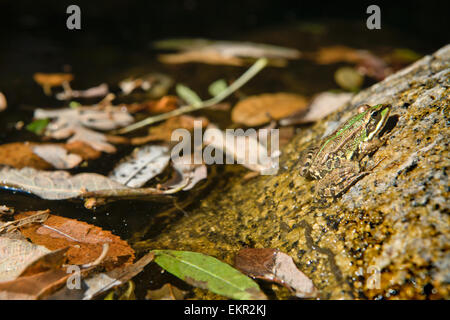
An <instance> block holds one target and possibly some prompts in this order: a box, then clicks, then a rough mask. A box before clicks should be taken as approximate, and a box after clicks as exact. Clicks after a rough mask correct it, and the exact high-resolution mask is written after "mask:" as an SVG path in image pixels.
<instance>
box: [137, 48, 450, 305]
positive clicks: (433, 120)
mask: <svg viewBox="0 0 450 320" xmlns="http://www.w3.org/2000/svg"><path fill="white" fill-rule="evenodd" d="M449 76H450V45H447V46H446V47H444V48H442V49H440V50H439V51H437V52H436V53H434V54H433V55H430V56H426V57H424V58H423V59H421V60H419V61H417V62H416V63H414V64H412V65H411V66H409V67H407V68H406V69H404V70H401V71H400V72H398V73H396V74H393V75H391V76H390V77H388V78H386V79H385V80H384V81H382V82H380V83H377V84H375V85H374V86H372V87H370V88H368V89H366V90H364V91H362V92H360V93H359V94H357V95H356V96H355V97H353V99H352V100H351V101H350V102H349V103H348V104H346V105H345V106H343V107H342V108H341V109H340V110H338V111H337V112H335V113H333V114H331V115H330V116H328V117H327V118H325V119H324V120H322V121H321V122H318V123H317V124H315V125H314V126H312V127H305V128H302V129H301V130H299V132H298V134H297V135H296V136H295V138H294V139H293V140H292V142H291V143H290V144H288V145H287V146H286V147H285V148H284V149H283V155H282V157H281V163H280V164H281V168H282V169H281V170H280V171H279V172H278V174H277V175H274V176H261V177H258V178H256V179H253V180H250V181H248V182H246V183H243V181H242V174H240V173H231V174H230V175H232V177H231V179H230V180H227V181H226V182H225V181H217V184H216V185H215V186H214V185H213V186H212V187H211V192H210V193H209V194H208V195H207V196H206V198H205V199H203V200H202V201H201V202H200V203H199V204H198V205H197V207H194V208H191V209H190V210H189V214H188V215H187V216H186V217H184V218H182V219H181V220H180V221H179V222H178V223H177V224H175V225H172V226H170V227H169V228H168V229H167V230H165V232H163V233H162V234H161V235H160V236H158V237H157V238H156V239H152V240H148V241H145V242H138V243H136V248H138V249H141V250H144V249H148V248H158V249H161V248H162V247H163V248H170V249H180V250H193V251H198V252H203V253H206V254H209V255H213V256H215V257H217V258H219V259H222V260H224V261H226V262H229V263H232V261H233V258H234V255H235V254H236V252H237V251H238V250H239V249H241V248H242V247H256V248H268V247H270V248H278V249H280V250H282V251H284V252H286V253H288V254H289V255H291V256H292V257H293V258H294V261H295V262H296V264H297V266H298V267H299V268H300V269H301V270H302V271H303V272H304V273H305V274H306V275H307V276H308V277H310V278H311V279H312V280H313V282H314V284H315V286H316V287H317V288H318V289H319V290H320V292H321V297H322V298H325V299H327V298H328V299H380V298H389V299H410V298H414V299H423V298H445V299H449V298H450V294H449V282H450V251H449V245H450V241H449V235H450V228H449V226H450V224H449V222H450V221H449V204H450V201H449V181H448V174H449V167H450V161H449V159H450V158H449V137H450V131H449V126H450V119H449V110H448V107H449V93H450V91H449V86H450V83H449V78H450V77H449ZM363 103H368V104H371V105H373V104H378V103H390V104H392V106H393V109H392V112H391V118H390V119H389V121H388V124H387V129H388V130H387V131H386V132H385V134H389V139H388V141H387V143H386V144H385V145H384V146H383V147H381V148H380V149H379V150H378V151H377V152H376V153H375V154H374V156H373V157H372V159H371V160H370V163H375V162H376V161H378V160H380V159H383V158H384V160H383V161H381V163H380V165H379V166H378V167H376V168H375V169H374V170H373V172H372V173H371V174H370V175H368V176H366V177H364V178H363V179H361V180H360V181H359V182H358V183H356V184H355V185H354V186H353V187H352V188H350V189H349V190H348V191H347V192H346V193H345V194H344V195H343V196H342V197H341V198H339V199H337V200H336V201H334V202H331V203H328V204H318V203H316V202H313V200H314V199H313V192H312V191H313V189H314V186H315V184H316V181H309V180H305V179H304V178H302V177H300V176H299V175H298V172H299V168H300V164H299V162H298V158H299V154H300V153H301V152H302V151H303V150H305V149H306V148H307V147H309V146H310V145H312V144H313V143H314V142H315V141H317V140H318V139H320V138H321V137H323V136H324V134H327V133H329V131H331V128H335V127H336V125H338V124H339V123H342V121H345V120H346V119H348V118H349V117H351V116H352V115H353V114H354V113H355V112H356V109H357V107H358V105H360V104H363ZM370 163H369V165H370ZM232 172H233V171H232ZM241 173H242V172H241ZM275 293H276V295H277V297H278V298H285V297H286V296H287V292H286V291H285V290H284V289H276V292H275ZM206 297H208V296H206ZM209 297H212V296H209Z"/></svg>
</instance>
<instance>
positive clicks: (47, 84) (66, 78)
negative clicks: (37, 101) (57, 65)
mask: <svg viewBox="0 0 450 320" xmlns="http://www.w3.org/2000/svg"><path fill="white" fill-rule="evenodd" d="M33 79H34V81H36V82H37V83H38V84H39V85H40V86H41V87H42V88H43V89H44V92H45V94H46V95H48V96H49V95H51V93H52V92H51V88H52V87H58V86H61V85H62V84H63V83H64V82H70V81H72V80H73V75H72V74H70V73H41V72H37V73H35V74H34V75H33Z"/></svg>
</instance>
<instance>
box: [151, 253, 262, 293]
mask: <svg viewBox="0 0 450 320" xmlns="http://www.w3.org/2000/svg"><path fill="white" fill-rule="evenodd" d="M153 253H154V254H155V262H156V263H157V264H158V265H159V266H160V267H161V268H163V269H165V270H167V271H168V272H170V273H172V274H173V275H175V276H177V277H178V278H180V279H182V280H184V281H186V282H187V283H189V284H190V285H193V286H195V287H199V288H202V289H208V290H211V291H212V292H214V293H217V294H220V295H223V296H226V297H229V298H231V299H238V300H254V299H258V300H264V299H267V297H266V296H265V295H264V293H262V291H261V290H260V289H259V286H258V284H256V282H254V281H253V280H252V279H250V278H249V277H247V276H245V275H244V274H242V273H241V272H240V271H238V270H236V269H234V268H233V267H231V266H230V265H228V264H226V263H224V262H221V261H219V260H217V259H216V258H213V257H210V256H207V255H204V254H202V253H197V252H190V251H177V250H153Z"/></svg>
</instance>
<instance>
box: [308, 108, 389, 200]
mask: <svg viewBox="0 0 450 320" xmlns="http://www.w3.org/2000/svg"><path fill="white" fill-rule="evenodd" d="M390 111H391V106H390V105H384V104H378V105H375V106H369V105H361V106H359V107H358V114H357V115H355V116H354V117H352V118H351V119H350V120H348V121H346V122H345V123H344V124H343V125H341V126H340V127H339V128H338V129H337V130H336V131H334V132H333V133H332V134H331V135H329V136H327V137H326V138H324V139H323V140H321V142H320V143H319V144H318V145H317V146H314V147H312V148H310V149H309V150H308V151H307V152H306V154H305V157H304V158H303V159H302V167H301V171H300V174H301V175H302V176H304V177H306V178H309V179H318V180H319V181H318V183H317V185H316V188H315V190H316V191H315V194H316V198H317V199H323V198H325V197H333V198H337V197H339V196H341V195H342V194H343V193H344V192H346V191H347V190H348V189H349V188H350V187H351V186H352V185H354V184H355V183H356V182H358V181H359V180H360V179H361V178H363V177H364V176H365V175H367V174H369V173H370V172H371V170H373V169H374V168H375V167H376V166H377V165H378V164H379V162H378V163H377V164H375V165H374V166H373V167H372V168H370V169H368V170H366V168H365V166H362V165H361V160H362V159H363V158H364V157H365V156H370V155H372V154H373V153H374V152H375V151H376V150H378V148H379V147H380V146H381V145H382V144H383V143H384V142H385V141H386V138H383V139H381V138H379V137H378V135H379V133H380V131H381V130H382V129H383V128H384V126H385V124H386V120H387V119H388V116H389V113H390Z"/></svg>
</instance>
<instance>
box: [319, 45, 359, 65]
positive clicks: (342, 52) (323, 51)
mask: <svg viewBox="0 0 450 320" xmlns="http://www.w3.org/2000/svg"><path fill="white" fill-rule="evenodd" d="M314 58H315V60H316V62H317V63H319V64H332V63H338V62H350V63H358V62H359V60H360V54H359V52H358V50H356V49H353V48H349V47H346V46H332V47H323V48H320V49H319V51H318V52H317V53H316V54H315V55H314Z"/></svg>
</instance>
